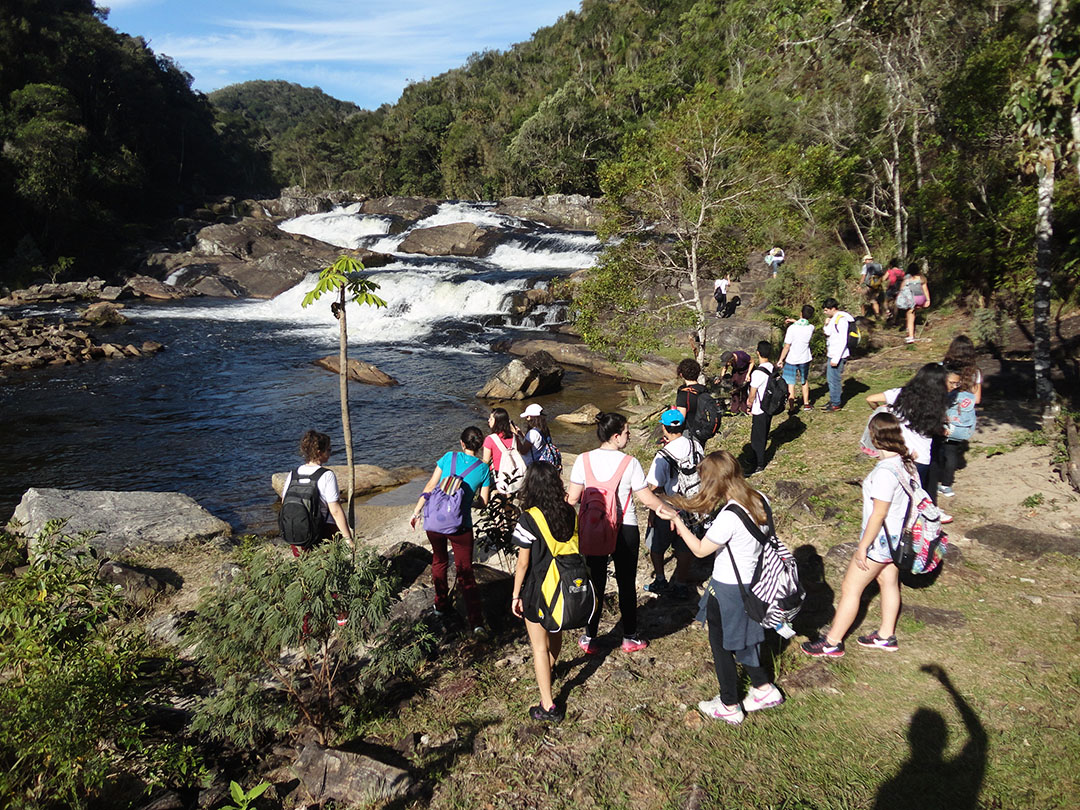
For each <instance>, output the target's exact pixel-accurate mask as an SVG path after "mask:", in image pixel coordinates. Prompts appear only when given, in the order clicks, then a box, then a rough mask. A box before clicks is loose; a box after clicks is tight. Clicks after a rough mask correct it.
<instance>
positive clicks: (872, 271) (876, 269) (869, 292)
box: [859, 253, 885, 317]
mask: <svg viewBox="0 0 1080 810" xmlns="http://www.w3.org/2000/svg"><path fill="white" fill-rule="evenodd" d="M859 281H860V283H861V284H862V287H863V290H864V291H865V292H866V303H867V304H869V308H870V309H872V310H873V311H874V317H877V316H879V315H881V298H882V293H883V292H884V291H885V270H884V269H883V268H882V266H881V265H880V264H879V263H878V262H875V261H874V257H873V256H872V255H871V254H869V253H867V254H866V255H865V256H863V257H862V270H861V271H860V274H859ZM866 309H867V308H866V307H865V306H864V307H863V310H864V312H865V314H867V315H869V314H870V313H869V312H868V311H866Z"/></svg>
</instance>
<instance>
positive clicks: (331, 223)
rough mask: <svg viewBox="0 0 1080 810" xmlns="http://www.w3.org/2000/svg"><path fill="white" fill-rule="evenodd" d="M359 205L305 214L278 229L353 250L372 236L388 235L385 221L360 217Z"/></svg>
mask: <svg viewBox="0 0 1080 810" xmlns="http://www.w3.org/2000/svg"><path fill="white" fill-rule="evenodd" d="M361 205H362V203H353V204H352V205H349V206H346V207H344V208H335V209H333V210H332V211H327V212H326V213H323V214H305V215H304V216H300V217H296V218H295V219H290V220H286V221H285V222H282V223H281V224H280V225H279V226H278V227H279V228H280V229H281V230H283V231H285V232H286V233H296V234H303V235H304V236H310V237H312V238H313V239H318V240H320V241H322V242H326V243H327V244H331V245H336V246H338V247H343V248H349V249H355V248H358V247H361V246H362V245H364V244H365V243H366V242H367V241H369V240H370V238H371V237H373V236H382V235H384V234H387V233H389V232H390V224H391V223H390V220H389V219H388V218H387V217H380V216H372V215H366V214H361V213H360V207H361Z"/></svg>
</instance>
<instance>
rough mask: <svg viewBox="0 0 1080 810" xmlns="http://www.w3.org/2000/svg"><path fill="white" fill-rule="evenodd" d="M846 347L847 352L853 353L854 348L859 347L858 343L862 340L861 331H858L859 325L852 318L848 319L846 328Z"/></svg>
mask: <svg viewBox="0 0 1080 810" xmlns="http://www.w3.org/2000/svg"><path fill="white" fill-rule="evenodd" d="M847 330H848V331H847V349H848V354H849V355H853V354H855V351H856V349H858V348H859V344H860V343H861V342H862V332H860V331H859V325H858V324H857V323H855V320H854V319H852V320H850V321H848V328H847Z"/></svg>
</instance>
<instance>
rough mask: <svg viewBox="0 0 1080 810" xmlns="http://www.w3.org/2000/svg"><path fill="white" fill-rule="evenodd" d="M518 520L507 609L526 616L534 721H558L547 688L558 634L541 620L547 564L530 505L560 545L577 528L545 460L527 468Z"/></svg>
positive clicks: (561, 714) (548, 556)
mask: <svg viewBox="0 0 1080 810" xmlns="http://www.w3.org/2000/svg"><path fill="white" fill-rule="evenodd" d="M521 501H522V503H521V506H522V512H521V518H520V519H519V520H518V523H517V527H516V528H515V529H514V542H515V543H516V544H517V546H518V557H517V568H516V569H515V570H514V592H513V598H512V601H511V603H510V610H511V611H512V612H513V614H514V615H515V616H518V617H520V618H522V619H524V620H525V629H526V630H527V631H528V634H529V644H530V646H531V647H532V652H533V669H534V670H535V672H536V685H537V687H538V688H539V690H540V704H539V705H538V706H533V707H532V708H531V709H529V716H530V717H531V718H532V719H533V720H546V721H549V722H554V723H557V722H559V721H560V720H562V719H563V717H564V716H565V714H566V712H565V709H563V708H560V707H558V706H556V705H555V698H554V696H553V695H552V691H551V670H552V669H554V667H555V662H556V661H557V660H558V658H559V652H560V651H561V650H562V633H551V632H548V631H547V630H546V629H544V626H543V625H542V624H541V623H540V614H539V607H540V601H539V597H540V585H541V580H542V579H543V576H544V572H545V571H546V570H547V567H548V564H549V563H550V562H551V553H550V551H548V548H547V543H545V542H544V537H543V532H542V531H541V529H540V526H539V524H538V523H537V521H536V518H535V517H534V516H533V515H532V514H530V510H531V509H537V510H539V512H540V514H541V515H543V518H544V520H545V521H546V522H547V528H548V531H549V532H551V536H552V537H553V538H555V540H557V541H558V542H561V543H565V542H566V541H567V540H569V539H570V538H571V537H573V536H574V533H575V532H576V530H577V514H576V513H575V512H574V508H573V507H572V506H570V505H569V504H568V503H567V502H566V490H565V489H563V483H562V478H560V477H559V473H558V471H557V470H556V469H555V468H554V467H552V466H551V465H550V464H548V463H547V462H544V461H538V462H536V463H535V464H531V465H530V466H529V469H528V471H527V472H526V473H525V483H524V485H523V487H522V490H521Z"/></svg>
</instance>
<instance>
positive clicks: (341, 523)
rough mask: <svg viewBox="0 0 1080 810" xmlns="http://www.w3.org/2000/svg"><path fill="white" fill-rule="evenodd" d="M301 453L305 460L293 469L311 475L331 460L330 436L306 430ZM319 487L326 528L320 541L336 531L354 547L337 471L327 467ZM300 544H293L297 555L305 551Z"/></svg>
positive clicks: (288, 479) (289, 478) (285, 489)
mask: <svg viewBox="0 0 1080 810" xmlns="http://www.w3.org/2000/svg"><path fill="white" fill-rule="evenodd" d="M300 455H302V456H303V457H304V463H303V464H301V465H300V466H299V467H297V468H296V470H294V471H293V472H299V473H300V475H311V474H313V473H315V472H316V471H318V470H319V469H320V468H321V467H325V466H326V462H327V461H329V460H330V437H329V436H327V435H326V434H325V433H320V432H319V431H317V430H309V431H307V432H306V433H305V434H304V435H303V437H301V439H300ZM293 472H290V473H289V474H288V475H286V476H285V485H284V486H282V488H281V500H282V501H284V500H285V493H286V492H288V491H289V486H290V485H291V484H292V479H293ZM315 485H316V486H317V487H318V489H319V513H320V514H321V515H322V520H323V527H322V531H321V532H320V533H319V539H320V540H329V539H330V538H332V537H333V536H334V534H335V528H336V529H337V532H339V533H340V534H341V536H342V537H344V538H345V542H346V543H348V544H349V545H350V546H352V542H353V541H352V529H350V528H349V521H348V520H347V519H346V517H345V510H344V509H342V508H341V490H340V489H339V487H338V480H337V476H336V475H334V471H333V470H331V469H327V471H326V472H324V473H323V474H322V475H321V476H319V480H318V481H317V482H316V484H315ZM304 550H305V549H302V548H301V547H299V546H293V547H292V552H293V555H294V556H296V557H299V556H300V553H301V552H302V551H304Z"/></svg>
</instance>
